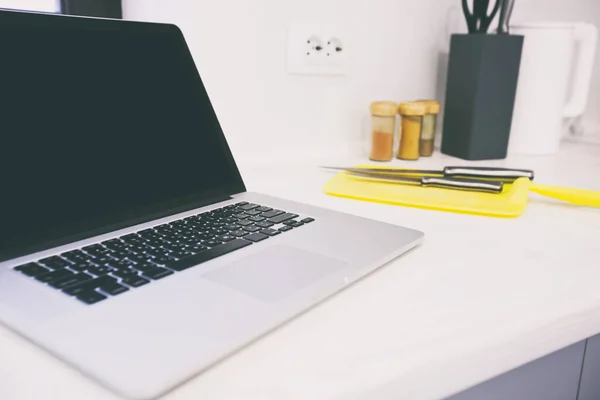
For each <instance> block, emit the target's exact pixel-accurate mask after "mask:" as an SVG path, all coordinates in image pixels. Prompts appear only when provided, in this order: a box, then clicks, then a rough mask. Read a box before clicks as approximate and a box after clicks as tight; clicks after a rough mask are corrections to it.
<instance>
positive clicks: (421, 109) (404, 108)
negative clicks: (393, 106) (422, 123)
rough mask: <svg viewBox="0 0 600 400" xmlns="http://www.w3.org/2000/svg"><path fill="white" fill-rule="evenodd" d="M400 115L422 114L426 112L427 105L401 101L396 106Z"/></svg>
mask: <svg viewBox="0 0 600 400" xmlns="http://www.w3.org/2000/svg"><path fill="white" fill-rule="evenodd" d="M398 111H399V112H400V115H408V116H422V115H425V114H427V107H426V106H425V104H423V103H420V102H412V103H402V104H400V106H399V107H398Z"/></svg>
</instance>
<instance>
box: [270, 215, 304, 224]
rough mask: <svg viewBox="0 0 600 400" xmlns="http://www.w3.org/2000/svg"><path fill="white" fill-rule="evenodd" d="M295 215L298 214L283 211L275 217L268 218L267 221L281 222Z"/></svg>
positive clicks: (295, 216)
mask: <svg viewBox="0 0 600 400" xmlns="http://www.w3.org/2000/svg"><path fill="white" fill-rule="evenodd" d="M297 217H298V214H290V213H285V214H281V215H278V216H277V217H274V218H271V219H269V222H272V223H274V224H280V223H282V222H285V221H287V220H288V219H294V218H297Z"/></svg>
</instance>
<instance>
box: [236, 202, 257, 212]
mask: <svg viewBox="0 0 600 400" xmlns="http://www.w3.org/2000/svg"><path fill="white" fill-rule="evenodd" d="M258 207H260V206H259V205H258V204H244V205H242V206H238V208H240V209H242V210H244V211H248V210H254V209H255V208H258Z"/></svg>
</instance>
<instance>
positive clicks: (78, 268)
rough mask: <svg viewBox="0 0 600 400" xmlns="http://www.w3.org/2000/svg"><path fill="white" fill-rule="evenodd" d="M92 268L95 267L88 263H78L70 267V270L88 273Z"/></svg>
mask: <svg viewBox="0 0 600 400" xmlns="http://www.w3.org/2000/svg"><path fill="white" fill-rule="evenodd" d="M90 267H93V265H92V264H90V263H88V262H78V263H75V264H73V265H69V269H72V270H73V271H77V272H83V271H86V270H87V269H88V268H90Z"/></svg>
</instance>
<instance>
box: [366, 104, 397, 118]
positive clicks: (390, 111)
mask: <svg viewBox="0 0 600 400" xmlns="http://www.w3.org/2000/svg"><path fill="white" fill-rule="evenodd" d="M371 114H372V115H377V116H379V117H393V116H395V115H396V114H398V104H396V103H394V102H392V101H376V102H373V103H371Z"/></svg>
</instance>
